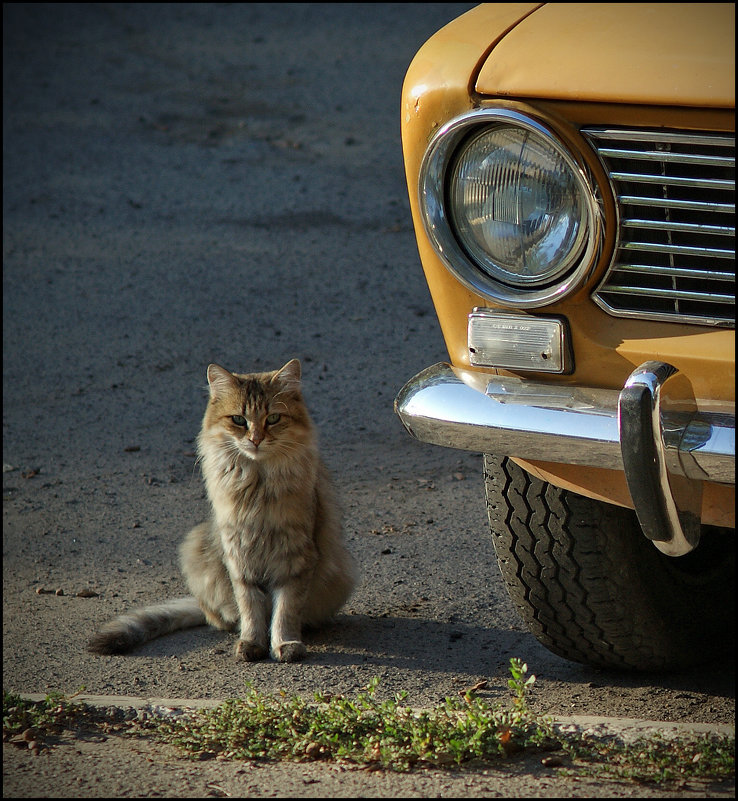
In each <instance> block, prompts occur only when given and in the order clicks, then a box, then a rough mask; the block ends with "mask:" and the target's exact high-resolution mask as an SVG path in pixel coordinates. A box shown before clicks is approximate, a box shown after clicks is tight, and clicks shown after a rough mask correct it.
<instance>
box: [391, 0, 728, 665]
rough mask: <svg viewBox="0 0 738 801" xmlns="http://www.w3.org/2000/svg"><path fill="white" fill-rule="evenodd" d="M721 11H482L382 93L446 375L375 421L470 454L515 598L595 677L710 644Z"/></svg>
mask: <svg viewBox="0 0 738 801" xmlns="http://www.w3.org/2000/svg"><path fill="white" fill-rule="evenodd" d="M734 14H735V7H734V5H733V4H715V5H710V4H694V5H692V4H675V5H670V4H662V3H656V4H648V3H634V4H623V3H602V4H598V3H587V4H578V3H550V4H549V3H543V4H539V3H491V4H484V5H481V6H478V7H475V8H473V9H472V10H471V11H468V12H467V13H466V14H464V15H462V16H460V17H459V18H458V19H456V20H454V21H453V22H451V23H450V24H449V25H447V26H446V27H445V28H443V29H442V30H441V31H439V32H438V33H437V34H436V35H435V36H433V37H432V38H431V39H430V40H429V41H428V42H426V44H425V45H423V47H422V48H421V49H420V51H419V52H418V53H417V55H416V57H415V58H414V60H413V62H412V64H411V65H410V68H409V70H408V72H407V76H406V79H405V83H404V86H403V94H402V106H401V114H402V142H403V151H404V159H405V168H406V174H407V181H408V187H409V193H410V203H411V209H412V217H413V223H414V226H415V232H416V238H417V243H418V250H419V253H420V258H421V261H422V265H423V269H424V271H425V276H426V280H427V283H428V286H429V289H430V292H431V295H432V298H433V302H434V305H435V308H436V313H437V316H438V320H439V323H440V326H441V330H442V333H443V336H444V338H445V342H446V346H447V349H448V353H449V363H443V364H436V365H433V366H430V367H428V368H427V369H426V370H424V371H423V372H421V373H420V374H419V375H417V376H415V377H414V378H412V379H411V380H410V381H408V383H407V384H406V385H405V387H403V388H402V390H401V391H400V392H399V394H398V396H397V398H396V400H395V409H396V412H397V414H398V415H399V417H400V419H401V420H402V422H403V424H404V426H405V427H406V429H407V430H408V431H409V432H410V434H412V435H413V436H414V437H416V438H417V439H419V440H421V441H424V442H429V443H434V444H437V445H443V446H446V447H451V448H461V449H466V450H471V451H477V452H479V453H483V454H485V456H484V479H485V487H486V495H487V506H488V510H489V520H490V527H491V531H492V535H493V540H494V544H495V549H496V554H497V560H498V564H499V567H500V569H501V572H502V575H503V578H504V581H505V583H506V585H507V587H508V590H509V592H510V595H511V597H512V599H513V601H514V602H515V604H516V606H517V608H518V609H519V611H520V613H521V615H522V617H523V619H524V620H525V622H526V624H527V626H528V628H529V629H530V631H531V632H532V633H533V634H534V635H535V636H536V637H537V638H538V639H539V640H540V642H542V643H543V644H544V645H545V646H546V647H548V648H549V649H550V650H552V651H553V652H555V653H557V654H559V655H561V656H563V657H565V658H567V659H571V660H575V661H580V662H584V663H589V664H592V665H597V666H605V667H610V668H631V669H647V670H665V669H673V668H680V667H684V666H686V665H690V664H694V663H697V662H699V661H701V660H705V659H709V658H711V657H712V656H714V655H715V654H716V653H719V652H721V651H722V650H724V649H725V648H726V647H731V646H732V638H733V630H734V625H733V617H732V616H733V609H734V585H733V576H734V553H735V539H734V529H735V389H734V388H735V317H734V309H735V305H734V304H735V299H734V281H735V251H734V236H735V229H734V222H733V219H734V193H735V184H734V164H735V123H734V107H735V95H734V86H735V74H734V64H735V52H734V49H735V40H734V30H735V20H734Z"/></svg>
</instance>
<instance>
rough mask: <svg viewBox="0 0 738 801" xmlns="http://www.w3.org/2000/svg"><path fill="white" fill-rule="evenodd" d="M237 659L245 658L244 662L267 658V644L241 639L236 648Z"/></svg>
mask: <svg viewBox="0 0 738 801" xmlns="http://www.w3.org/2000/svg"><path fill="white" fill-rule="evenodd" d="M235 655H236V659H240V660H243V661H244V662H258V661H259V660H260V659H266V657H267V656H268V655H269V651H268V650H267V648H266V646H264V645H261V644H260V643H257V642H250V641H249V640H239V641H238V642H237V643H236V649H235Z"/></svg>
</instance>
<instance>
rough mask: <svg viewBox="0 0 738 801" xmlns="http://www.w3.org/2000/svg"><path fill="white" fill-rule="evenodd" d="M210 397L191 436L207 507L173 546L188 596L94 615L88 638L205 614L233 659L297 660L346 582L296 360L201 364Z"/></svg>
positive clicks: (109, 641) (347, 589)
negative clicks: (243, 366)
mask: <svg viewBox="0 0 738 801" xmlns="http://www.w3.org/2000/svg"><path fill="white" fill-rule="evenodd" d="M207 378H208V386H209V391H210V397H209V400H208V404H207V408H206V411H205V416H204V419H203V423H202V429H201V431H200V434H199V437H198V442H197V446H198V456H199V461H200V463H201V465H202V474H203V478H204V481H205V487H206V490H207V495H208V498H209V500H210V505H211V512H212V514H211V517H210V519H209V520H208V521H207V522H204V523H201V524H200V525H198V526H196V527H195V528H193V529H192V530H191V531H190V532H189V534H187V536H186V537H185V539H184V542H183V543H182V545H181V546H180V550H179V556H180V566H181V569H182V573H183V575H184V578H185V580H186V582H187V585H188V589H189V591H190V593H191V596H189V597H187V598H178V599H175V600H171V601H167V602H164V603H162V604H157V605H155V606H149V607H146V608H144V609H140V610H137V611H133V612H131V613H130V614H127V615H122V616H120V617H118V618H116V619H115V620H112V621H110V622H109V623H107V624H105V625H104V626H103V627H102V629H101V630H100V631H99V632H98V633H97V634H95V635H94V636H93V637H92V639H91V640H90V642H89V644H88V650H90V651H92V652H93V653H98V654H112V653H124V652H126V651H129V650H130V649H131V648H133V647H135V646H137V645H140V644H141V643H144V642H146V641H148V640H151V639H154V638H155V637H159V636H161V635H163V634H168V633H170V632H173V631H177V630H179V629H183V628H189V627H191V626H200V625H204V624H205V623H209V624H210V625H212V626H215V627H216V628H218V629H224V630H234V629H238V630H239V632H240V633H239V640H238V642H237V643H236V648H235V655H236V657H237V659H241V660H244V661H247V662H253V661H257V660H260V659H265V658H267V657H268V656H269V655H270V654H271V656H272V658H274V659H275V660H278V661H280V662H295V661H298V660H300V659H303V658H304V657H305V655H306V648H305V645H304V643H303V642H302V634H301V630H302V626H303V624H304V625H306V626H317V625H319V624H320V623H323V622H325V621H326V620H328V619H329V618H330V617H331V616H332V615H333V614H334V613H335V612H337V611H338V609H339V608H340V607H341V606H342V605H343V604H344V603H345V601H346V600H347V599H348V597H349V595H350V594H351V592H352V591H353V588H354V585H355V582H356V578H357V572H356V565H355V562H354V560H353V558H352V556H351V555H350V554H349V552H348V550H347V549H346V547H345V545H344V542H343V537H342V531H341V519H340V513H339V510H338V506H337V502H336V500H335V497H334V495H333V491H332V488H331V481H330V476H329V475H328V471H327V469H326V467H325V465H324V464H323V461H322V460H321V458H320V455H319V453H318V445H317V435H316V430H315V426H314V424H313V422H312V420H311V418H310V415H309V413H308V410H307V407H306V406H305V402H304V400H303V396H302V389H301V366H300V362H299V361H298V360H297V359H293V360H292V361H290V362H288V363H287V364H286V365H285V366H284V367H282V368H281V369H279V370H275V371H273V372H266V373H250V374H238V373H231V372H229V371H228V370H226V369H225V368H223V367H220V366H219V365H217V364H211V365H209V366H208V369H207Z"/></svg>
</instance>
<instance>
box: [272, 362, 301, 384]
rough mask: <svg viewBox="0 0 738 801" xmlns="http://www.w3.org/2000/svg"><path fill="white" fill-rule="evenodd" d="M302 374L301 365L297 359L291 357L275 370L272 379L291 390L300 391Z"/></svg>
mask: <svg viewBox="0 0 738 801" xmlns="http://www.w3.org/2000/svg"><path fill="white" fill-rule="evenodd" d="M301 375H302V367H301V366H300V361H299V359H292V360H291V361H289V362H287V364H285V366H284V367H283V368H282V369H281V370H277V372H276V373H275V374H274V378H272V381H279V383H280V384H282V386H283V387H284V388H285V389H287V390H292V391H293V392H299V391H300V376H301Z"/></svg>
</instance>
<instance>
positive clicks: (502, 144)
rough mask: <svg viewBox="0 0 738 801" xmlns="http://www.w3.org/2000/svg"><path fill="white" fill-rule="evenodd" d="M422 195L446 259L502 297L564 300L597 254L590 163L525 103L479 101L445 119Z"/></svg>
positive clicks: (459, 273)
mask: <svg viewBox="0 0 738 801" xmlns="http://www.w3.org/2000/svg"><path fill="white" fill-rule="evenodd" d="M488 145H489V147H488ZM493 146H494V147H493ZM540 176H543V178H544V179H545V180H543V179H542V178H541V177H540ZM495 182H497V184H495ZM495 188H496V189H497V190H499V191H493V190H494V189H495ZM419 194H420V210H421V216H422V219H423V224H424V226H425V230H426V233H427V234H428V237H429V238H430V240H431V242H432V243H433V245H434V247H435V249H436V250H437V252H438V253H439V255H440V257H441V259H442V260H443V262H444V264H445V265H446V267H447V268H448V269H449V270H450V271H451V272H452V273H453V274H454V275H455V276H456V277H457V278H458V279H459V280H460V281H461V282H462V283H463V284H465V285H466V286H467V287H468V288H469V289H471V290H472V291H474V292H475V293H477V294H479V295H482V296H487V297H489V298H492V299H493V300H495V301H497V302H499V303H501V304H503V305H506V306H510V307H513V308H519V309H524V308H538V307H541V306H545V305H547V304H551V303H554V302H555V301H557V300H560V299H561V298H563V297H564V296H566V295H568V294H570V293H571V292H573V291H575V290H576V289H578V288H579V287H580V286H581V285H582V283H583V282H584V281H585V280H586V278H587V277H588V276H589V275H590V274H591V272H592V270H593V268H594V266H595V265H596V263H597V259H598V257H599V255H600V253H601V248H602V242H603V234H604V221H603V212H602V204H601V202H600V199H599V194H598V190H597V185H596V183H595V182H594V180H593V179H592V178H591V176H590V173H589V170H588V169H587V167H586V165H585V163H584V162H583V161H582V160H580V159H578V158H577V157H576V156H575V155H574V154H573V153H572V152H571V151H570V150H569V148H568V147H567V146H566V145H565V144H564V142H563V141H562V139H561V138H560V137H559V136H557V135H556V134H555V133H554V131H553V130H552V129H550V128H549V127H548V126H547V125H545V124H544V123H543V122H541V121H539V120H538V119H536V118H534V117H532V116H529V115H527V114H523V113H521V112H519V111H515V110H511V109H476V110H474V111H471V112H468V113H466V114H463V115H461V116H460V117H456V118H455V119H453V120H451V121H449V122H448V123H446V124H445V125H444V126H442V127H441V128H440V129H439V130H438V131H437V132H436V134H435V136H434V137H433V139H432V140H431V142H430V144H429V146H428V149H427V150H426V153H425V156H424V158H423V161H422V164H421V168H420V177H419ZM562 197H568V198H569V201H568V202H569V203H570V206H571V213H568V212H567V211H566V209H564V208H563V207H562V200H561V199H562ZM466 198H470V200H468V202H467V201H466V200H462V202H459V201H460V200H461V199H466ZM465 203H467V205H465ZM500 255H502V256H503V258H499V256H500Z"/></svg>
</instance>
